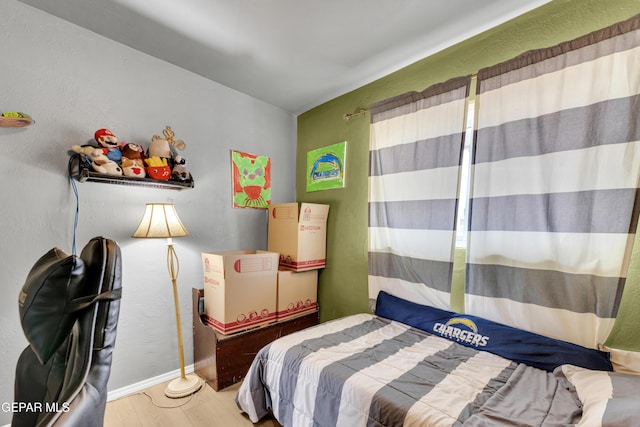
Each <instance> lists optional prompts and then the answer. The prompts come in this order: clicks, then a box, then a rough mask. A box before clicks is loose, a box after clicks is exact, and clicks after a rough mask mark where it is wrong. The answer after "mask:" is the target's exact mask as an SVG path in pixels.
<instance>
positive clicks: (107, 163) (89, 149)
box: [71, 145, 122, 176]
mask: <svg viewBox="0 0 640 427" xmlns="http://www.w3.org/2000/svg"><path fill="white" fill-rule="evenodd" d="M71 149H72V150H73V151H74V152H76V153H80V154H84V155H85V156H86V158H87V159H89V164H90V165H91V168H92V169H93V170H94V171H96V172H98V173H102V174H105V175H114V176H122V168H120V165H118V164H117V163H116V162H114V161H113V160H111V159H109V158H108V157H107V156H106V155H105V154H104V153H103V152H102V150H101V149H100V148H97V147H94V146H93V145H82V146H81V145H74V146H72V147H71Z"/></svg>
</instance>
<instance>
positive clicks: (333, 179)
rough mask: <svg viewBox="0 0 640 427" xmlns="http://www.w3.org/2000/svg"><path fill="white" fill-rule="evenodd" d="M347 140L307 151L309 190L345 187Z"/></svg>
mask: <svg viewBox="0 0 640 427" xmlns="http://www.w3.org/2000/svg"><path fill="white" fill-rule="evenodd" d="M346 155H347V141H342V142H338V143H337V144H333V145H329V146H328V147H323V148H318V149H317V150H312V151H309V152H308V153H307V191H308V192H309V191H319V190H329V189H331V188H343V187H344V184H345V160H346Z"/></svg>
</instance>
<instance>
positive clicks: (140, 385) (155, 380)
mask: <svg viewBox="0 0 640 427" xmlns="http://www.w3.org/2000/svg"><path fill="white" fill-rule="evenodd" d="M184 372H185V373H187V374H190V373H192V372H193V365H189V366H185V367H184ZM179 376H180V369H176V370H175V371H171V372H167V373H164V374H161V375H158V376H156V377H152V378H147V379H146V380H142V381H140V382H137V383H134V384H130V385H128V386H124V387H120V388H118V389H116V390H112V391H109V392H107V402H110V401H112V400H116V399H120V398H121V397H125V396H129V395H130V394H134V393H137V392H139V391H142V390H144V389H146V388H149V387H152V386H154V385H156V384H160V383H163V382H165V381H169V380H172V379H174V378H178V377H179Z"/></svg>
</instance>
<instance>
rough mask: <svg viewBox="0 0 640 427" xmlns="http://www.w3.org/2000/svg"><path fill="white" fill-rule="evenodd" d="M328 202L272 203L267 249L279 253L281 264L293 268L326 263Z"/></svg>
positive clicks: (300, 268)
mask: <svg viewBox="0 0 640 427" xmlns="http://www.w3.org/2000/svg"><path fill="white" fill-rule="evenodd" d="M328 214H329V205H320V204H316V203H300V204H298V203H281V204H274V205H270V206H269V229H268V233H267V250H268V251H272V252H278V253H279V254H280V266H281V267H284V268H286V269H288V270H293V271H306V270H315V269H318V268H324V267H325V265H326V247H327V216H328Z"/></svg>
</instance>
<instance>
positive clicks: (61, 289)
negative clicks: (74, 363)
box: [18, 248, 84, 364]
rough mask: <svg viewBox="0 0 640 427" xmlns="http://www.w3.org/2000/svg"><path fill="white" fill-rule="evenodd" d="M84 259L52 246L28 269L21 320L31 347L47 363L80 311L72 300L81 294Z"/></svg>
mask: <svg viewBox="0 0 640 427" xmlns="http://www.w3.org/2000/svg"><path fill="white" fill-rule="evenodd" d="M83 284H84V263H83V262H82V260H81V259H80V258H78V257H76V256H75V255H67V254H66V253H64V252H63V251H62V250H60V249H58V248H53V249H51V250H50V251H49V252H47V253H46V254H45V255H43V256H42V257H41V258H40V259H39V260H38V261H36V263H35V264H34V266H33V267H32V268H31V270H30V271H29V274H28V275H27V279H26V281H25V283H24V286H23V287H22V290H21V291H20V296H19V298H18V305H19V313H20V321H21V323H22V330H23V331H24V334H25V336H26V337H27V340H28V341H29V344H30V345H31V348H32V349H33V351H34V353H35V354H36V356H37V357H38V360H39V361H40V362H41V363H43V364H44V363H46V362H47V361H48V360H49V358H51V356H52V355H53V354H54V353H55V351H56V350H57V349H58V347H60V345H61V344H62V342H63V341H64V340H65V339H66V338H67V336H68V335H69V333H70V332H71V328H72V327H73V323H74V322H75V320H76V318H77V316H78V313H77V312H75V311H73V310H71V302H72V300H73V299H74V298H77V297H78V296H81V295H80V294H81V291H82V285H83Z"/></svg>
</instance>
